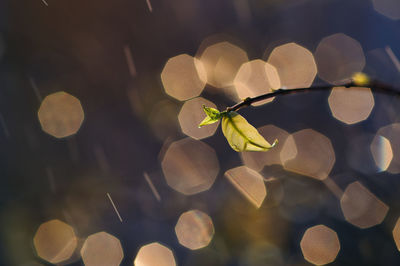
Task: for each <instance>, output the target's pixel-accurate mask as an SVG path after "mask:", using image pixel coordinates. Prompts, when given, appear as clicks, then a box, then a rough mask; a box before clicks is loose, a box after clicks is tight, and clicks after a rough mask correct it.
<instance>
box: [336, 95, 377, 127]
mask: <svg viewBox="0 0 400 266" xmlns="http://www.w3.org/2000/svg"><path fill="white" fill-rule="evenodd" d="M328 102H329V108H330V109H331V112H332V115H333V117H335V118H336V119H337V120H339V121H341V122H343V123H346V124H348V125H350V124H355V123H358V122H361V121H364V120H365V119H367V118H368V117H369V115H370V114H371V111H372V109H373V108H374V105H375V101H374V96H373V95H372V92H371V89H369V88H346V87H335V88H333V89H332V91H331V94H330V95H329V98H328Z"/></svg>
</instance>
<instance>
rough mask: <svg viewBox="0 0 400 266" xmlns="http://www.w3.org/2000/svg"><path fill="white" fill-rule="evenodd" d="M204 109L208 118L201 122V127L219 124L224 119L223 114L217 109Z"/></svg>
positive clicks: (204, 107)
mask: <svg viewBox="0 0 400 266" xmlns="http://www.w3.org/2000/svg"><path fill="white" fill-rule="evenodd" d="M203 109H204V112H205V113H206V115H207V116H206V118H204V120H203V121H201V123H200V125H199V127H201V126H205V125H210V124H214V123H216V122H218V120H220V119H221V117H222V115H221V112H220V111H218V110H217V109H215V108H211V107H206V106H205V105H203Z"/></svg>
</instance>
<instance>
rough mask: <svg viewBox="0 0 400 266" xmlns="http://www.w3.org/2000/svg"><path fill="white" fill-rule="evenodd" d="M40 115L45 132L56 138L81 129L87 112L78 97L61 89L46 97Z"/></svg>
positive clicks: (69, 134)
mask: <svg viewBox="0 0 400 266" xmlns="http://www.w3.org/2000/svg"><path fill="white" fill-rule="evenodd" d="M38 117H39V122H40V125H41V126H42V129H43V131H44V132H46V133H47V134H49V135H52V136H54V137H56V138H65V137H68V136H71V135H73V134H75V133H76V132H77V131H78V130H79V128H80V127H81V125H82V122H83V119H84V117H85V114H84V112H83V109H82V106H81V102H80V101H79V100H78V99H77V98H76V97H74V96H72V95H71V94H68V93H66V92H64V91H59V92H55V93H52V94H50V95H47V96H46V97H45V98H44V100H43V102H42V104H41V105H40V108H39V111H38Z"/></svg>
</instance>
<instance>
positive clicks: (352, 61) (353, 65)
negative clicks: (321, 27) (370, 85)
mask: <svg viewBox="0 0 400 266" xmlns="http://www.w3.org/2000/svg"><path fill="white" fill-rule="evenodd" d="M314 55H315V60H316V62H317V66H318V76H319V77H320V78H321V79H323V80H325V81H326V82H329V83H331V84H336V85H339V84H341V83H344V82H345V81H348V80H347V79H350V78H351V76H352V75H353V74H354V73H356V72H361V70H362V69H363V68H364V66H365V56H364V51H363V49H362V47H361V45H360V43H359V42H358V41H356V40H354V39H353V38H351V37H349V36H347V35H345V34H343V33H336V34H333V35H330V36H328V37H325V38H323V39H322V40H321V42H320V43H319V44H318V47H317V50H316V51H315V54H314Z"/></svg>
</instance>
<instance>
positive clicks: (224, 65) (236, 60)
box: [200, 42, 248, 88]
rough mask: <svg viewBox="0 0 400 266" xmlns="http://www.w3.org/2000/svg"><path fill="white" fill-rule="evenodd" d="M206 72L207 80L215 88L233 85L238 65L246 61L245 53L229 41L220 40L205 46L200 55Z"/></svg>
mask: <svg viewBox="0 0 400 266" xmlns="http://www.w3.org/2000/svg"><path fill="white" fill-rule="evenodd" d="M200 60H201V62H202V63H203V65H204V68H205V70H206V72H207V81H208V83H209V84H210V85H212V86H214V87H217V88H224V87H228V86H232V85H233V80H234V78H235V76H236V73H237V71H238V69H239V67H240V66H241V65H242V64H243V63H245V62H247V61H248V57H247V53H246V52H245V51H244V50H242V49H241V48H239V47H237V46H235V45H233V44H231V43H229V42H220V43H216V44H213V45H211V46H209V47H207V48H206V49H205V50H204V52H203V53H202V54H201V56H200Z"/></svg>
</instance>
